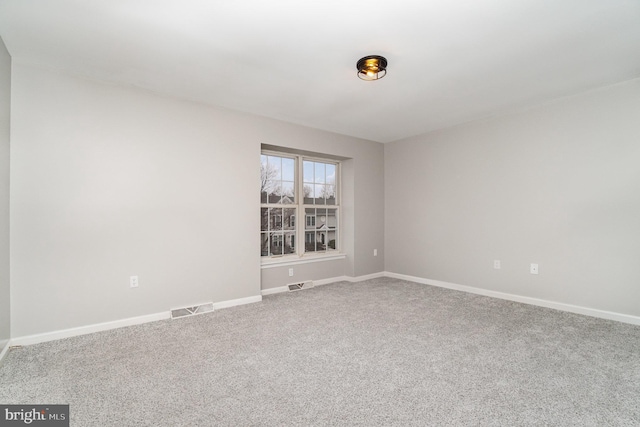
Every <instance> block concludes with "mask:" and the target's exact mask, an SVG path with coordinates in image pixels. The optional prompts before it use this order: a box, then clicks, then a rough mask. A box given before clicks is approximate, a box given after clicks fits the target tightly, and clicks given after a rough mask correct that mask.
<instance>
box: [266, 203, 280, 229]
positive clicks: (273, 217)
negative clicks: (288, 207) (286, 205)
mask: <svg viewBox="0 0 640 427" xmlns="http://www.w3.org/2000/svg"><path fill="white" fill-rule="evenodd" d="M269 230H282V209H280V208H269Z"/></svg>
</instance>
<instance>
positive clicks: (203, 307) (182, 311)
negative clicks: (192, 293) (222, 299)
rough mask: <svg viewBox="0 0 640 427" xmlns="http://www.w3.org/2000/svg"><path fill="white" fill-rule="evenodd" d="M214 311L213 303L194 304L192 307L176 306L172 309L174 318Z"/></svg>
mask: <svg viewBox="0 0 640 427" xmlns="http://www.w3.org/2000/svg"><path fill="white" fill-rule="evenodd" d="M211 311H213V303H212V302H208V303H206V304H200V305H194V306H192V307H183V308H176V309H174V310H171V318H172V319H180V318H182V317H187V316H195V315H196V314H204V313H209V312H211Z"/></svg>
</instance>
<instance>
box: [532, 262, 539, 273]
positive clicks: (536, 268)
mask: <svg viewBox="0 0 640 427" xmlns="http://www.w3.org/2000/svg"><path fill="white" fill-rule="evenodd" d="M531 274H538V264H531Z"/></svg>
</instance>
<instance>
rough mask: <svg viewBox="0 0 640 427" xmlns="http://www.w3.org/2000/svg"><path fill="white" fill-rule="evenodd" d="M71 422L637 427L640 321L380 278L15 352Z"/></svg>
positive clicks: (14, 396) (1, 376)
mask: <svg viewBox="0 0 640 427" xmlns="http://www.w3.org/2000/svg"><path fill="white" fill-rule="evenodd" d="M0 403H3V404H7V403H20V404H27V403H28V404H42V403H47V404H55V403H65V404H66V403H69V404H70V405H71V421H72V423H71V425H72V426H83V427H84V426H171V427H173V426H252V425H256V426H260V425H265V426H286V425H295V426H301V425H318V426H324V425H347V426H352V425H353V426H355V425H361V426H376V425H384V426H395V425H398V426H409V425H420V426H438V425H456V426H457V425H473V426H477V425H482V426H489V425H499V426H527V425H536V426H539V425H552V426H606V425H611V426H638V425H640V327H638V326H633V325H627V324H623V323H617V322H612V321H607V320H601V319H595V318H591V317H586V316H580V315H575V314H570V313H564V312H560V311H555V310H551V309H545V308H540V307H534V306H529V305H524V304H518V303H513V302H509V301H502V300H497V299H492V298H488V297H482V296H478V295H472V294H466V293H462V292H456V291H451V290H447V289H440V288H434V287H430V286H425V285H420V284H415V283H411V282H404V281H400V280H395V279H389V278H382V279H374V280H369V281H366V282H361V283H356V284H351V283H336V284H332V285H326V286H322V287H317V288H313V289H309V290H304V291H299V292H294V293H285V294H277V295H271V296H268V297H265V298H264V300H263V302H262V303H257V304H251V305H246V306H241V307H235V308H230V309H224V310H219V311H216V312H213V313H210V314H206V315H201V316H195V317H191V318H187V319H180V320H173V321H170V320H167V321H161V322H154V323H148V324H145V325H140V326H133V327H128V328H123V329H118V330H113V331H108V332H102V333H96V334H92V335H86V336H82V337H75V338H69V339H64V340H60V341H55V342H50V343H44V344H39V345H34V346H28V347H23V348H18V349H14V350H12V351H11V352H10V353H9V355H8V357H7V359H5V362H4V363H3V365H2V366H0Z"/></svg>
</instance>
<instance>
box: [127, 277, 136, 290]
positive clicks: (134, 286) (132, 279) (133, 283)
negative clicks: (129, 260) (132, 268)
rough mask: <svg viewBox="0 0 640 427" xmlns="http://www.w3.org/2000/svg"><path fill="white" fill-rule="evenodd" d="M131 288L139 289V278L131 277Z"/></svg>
mask: <svg viewBox="0 0 640 427" xmlns="http://www.w3.org/2000/svg"><path fill="white" fill-rule="evenodd" d="M129 287H130V288H137V287H138V276H131V277H129Z"/></svg>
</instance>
